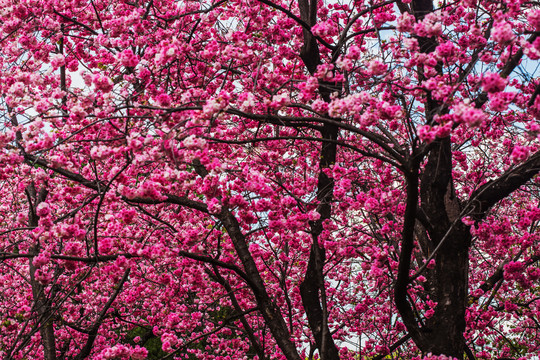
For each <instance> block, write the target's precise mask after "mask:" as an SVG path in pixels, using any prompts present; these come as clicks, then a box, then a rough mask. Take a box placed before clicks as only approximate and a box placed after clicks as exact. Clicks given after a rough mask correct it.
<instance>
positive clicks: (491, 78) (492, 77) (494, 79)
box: [482, 73, 507, 93]
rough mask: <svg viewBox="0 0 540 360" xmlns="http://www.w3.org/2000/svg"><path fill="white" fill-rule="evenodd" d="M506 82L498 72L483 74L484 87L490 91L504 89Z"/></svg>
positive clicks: (486, 90)
mask: <svg viewBox="0 0 540 360" xmlns="http://www.w3.org/2000/svg"><path fill="white" fill-rule="evenodd" d="M506 82H507V81H506V79H504V78H502V77H501V76H500V75H499V74H496V73H486V74H484V75H483V76H482V88H483V89H484V91H485V92H488V93H494V92H499V91H503V90H504V88H505V87H506Z"/></svg>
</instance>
